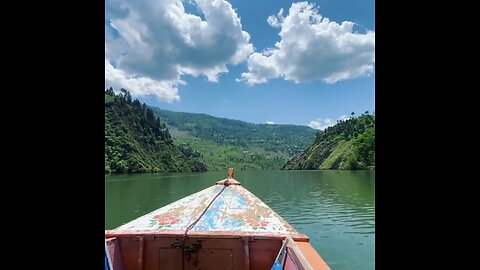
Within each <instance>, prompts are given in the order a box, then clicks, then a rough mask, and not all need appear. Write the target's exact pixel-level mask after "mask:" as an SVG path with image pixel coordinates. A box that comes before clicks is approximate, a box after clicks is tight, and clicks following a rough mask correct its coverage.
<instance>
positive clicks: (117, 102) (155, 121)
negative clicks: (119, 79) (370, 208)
mask: <svg viewBox="0 0 480 270" xmlns="http://www.w3.org/2000/svg"><path fill="white" fill-rule="evenodd" d="M199 157H200V153H198V152H196V151H193V150H192V149H186V148H179V147H177V146H176V145H175V144H174V143H173V139H172V137H171V135H170V133H169V130H168V128H167V127H166V126H165V124H164V123H161V122H160V119H159V118H158V117H155V115H154V113H153V111H152V109H150V108H149V107H148V106H147V105H146V104H145V103H144V104H140V101H138V100H133V101H132V97H131V95H130V93H128V92H127V91H125V90H124V89H122V90H121V93H120V94H118V95H115V93H114V92H113V89H112V88H110V89H108V90H106V91H105V173H144V172H180V171H205V170H206V169H207V168H206V166H205V164H203V163H202V162H200V161H199V160H198V158H199Z"/></svg>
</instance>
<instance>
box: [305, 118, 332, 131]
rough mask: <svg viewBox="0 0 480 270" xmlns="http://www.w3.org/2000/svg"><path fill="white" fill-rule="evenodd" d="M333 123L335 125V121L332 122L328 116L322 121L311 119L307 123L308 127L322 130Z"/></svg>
mask: <svg viewBox="0 0 480 270" xmlns="http://www.w3.org/2000/svg"><path fill="white" fill-rule="evenodd" d="M333 125H335V122H333V121H332V119H330V118H326V119H324V120H323V121H322V120H321V119H317V120H313V121H310V124H308V126H309V127H311V128H314V129H319V130H324V129H326V128H327V127H331V126H333Z"/></svg>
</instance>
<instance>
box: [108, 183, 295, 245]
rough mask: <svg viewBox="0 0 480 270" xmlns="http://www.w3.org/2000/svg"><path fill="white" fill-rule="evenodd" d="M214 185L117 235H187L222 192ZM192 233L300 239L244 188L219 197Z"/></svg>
mask: <svg viewBox="0 0 480 270" xmlns="http://www.w3.org/2000/svg"><path fill="white" fill-rule="evenodd" d="M222 188H223V185H214V186H212V187H209V188H206V189H204V190H202V191H199V192H197V193H194V194H192V195H190V196H187V197H185V198H183V199H181V200H178V201H176V202H173V203H171V204H169V205H166V206H164V207H162V208H159V209H157V210H155V211H153V212H151V213H148V214H146V215H144V216H142V217H139V218H137V219H135V220H133V221H131V222H129V223H127V224H125V225H122V226H120V227H118V228H116V229H115V231H117V232H119V231H126V232H127V231H159V232H160V231H162V232H168V231H172V232H173V231H185V229H186V228H187V226H188V225H190V224H191V223H192V222H194V221H195V220H196V219H197V218H198V217H199V216H200V215H201V213H202V212H203V210H204V209H205V208H206V207H207V205H208V204H209V203H210V202H211V201H212V199H213V198H214V197H215V196H216V195H217V194H218V193H219V192H220V191H221V190H222ZM190 231H192V232H209V233H211V232H239V233H248V232H254V233H255V235H263V234H264V235H266V236H271V235H292V234H293V235H297V234H298V232H297V231H296V230H295V229H294V228H293V227H292V226H290V225H289V224H288V223H287V222H286V221H285V220H284V219H283V218H281V217H280V216H279V215H278V214H277V213H275V211H273V210H272V209H271V208H270V207H268V206H267V205H266V204H265V203H264V202H262V201H261V200H260V199H259V198H257V197H256V196H255V195H253V194H252V193H251V192H249V191H248V190H246V189H245V188H243V187H242V186H240V185H230V186H228V187H226V188H225V190H224V191H223V192H222V193H221V194H220V196H218V198H217V199H216V200H215V201H214V202H213V204H212V205H211V206H210V207H209V208H208V210H207V211H206V212H205V214H204V215H203V216H202V217H201V218H200V220H199V221H198V223H197V224H196V225H195V226H194V227H193V228H192V229H191V230H190Z"/></svg>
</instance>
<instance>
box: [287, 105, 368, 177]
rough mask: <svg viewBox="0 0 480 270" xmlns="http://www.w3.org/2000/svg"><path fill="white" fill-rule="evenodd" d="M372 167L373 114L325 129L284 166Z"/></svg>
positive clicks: (309, 167)
mask: <svg viewBox="0 0 480 270" xmlns="http://www.w3.org/2000/svg"><path fill="white" fill-rule="evenodd" d="M374 168H375V116H373V115H366V114H364V115H362V116H360V117H357V118H353V119H350V120H347V121H343V122H339V123H337V124H336V125H335V126H333V127H330V128H328V129H326V130H325V132H323V133H322V134H320V135H319V136H317V138H316V140H315V142H314V143H313V144H311V145H310V146H309V147H307V149H305V151H304V152H303V153H301V154H299V155H297V156H295V157H294V158H292V159H291V160H289V161H288V162H287V163H286V164H285V165H284V166H283V169H287V170H318V169H374Z"/></svg>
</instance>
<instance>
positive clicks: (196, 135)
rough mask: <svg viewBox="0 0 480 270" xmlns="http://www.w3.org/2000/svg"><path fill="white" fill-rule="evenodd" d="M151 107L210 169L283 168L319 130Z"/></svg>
mask: <svg viewBox="0 0 480 270" xmlns="http://www.w3.org/2000/svg"><path fill="white" fill-rule="evenodd" d="M152 110H153V112H154V113H155V115H157V116H159V117H160V119H161V121H162V122H163V123H166V125H167V126H168V127H169V129H170V133H171V134H172V136H173V137H174V141H175V144H176V145H178V146H180V147H182V148H184V149H191V150H192V151H196V152H199V153H200V154H201V156H200V160H201V161H202V162H204V163H205V164H206V165H207V167H208V170H225V168H228V167H229V166H230V167H231V166H233V167H235V168H238V169H243V170H260V169H280V168H281V167H282V166H283V165H284V164H285V162H287V160H288V159H289V158H291V157H293V156H294V155H295V154H298V153H300V151H301V150H303V149H304V148H305V147H307V146H308V145H309V144H311V143H312V142H313V140H314V139H315V134H316V133H317V130H315V129H312V128H310V127H307V126H296V125H268V124H253V123H247V122H244V121H239V120H232V119H226V118H219V117H214V116H210V115H206V114H200V113H185V112H173V111H167V110H162V109H159V108H155V107H152Z"/></svg>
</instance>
